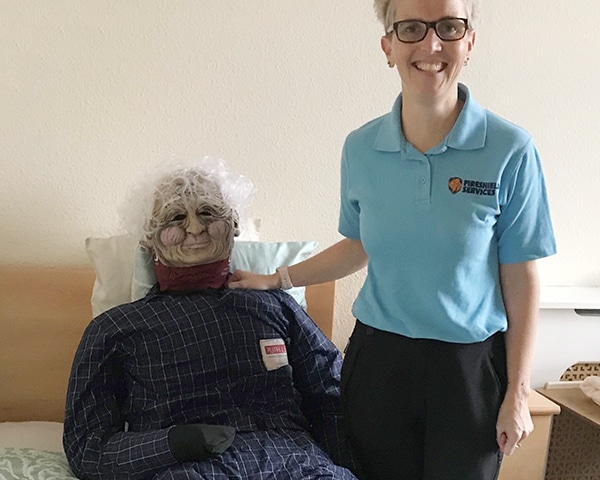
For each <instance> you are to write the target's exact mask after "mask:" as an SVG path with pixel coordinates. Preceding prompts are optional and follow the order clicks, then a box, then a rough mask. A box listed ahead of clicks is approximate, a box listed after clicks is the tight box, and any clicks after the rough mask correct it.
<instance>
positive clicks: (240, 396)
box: [63, 287, 355, 480]
mask: <svg viewBox="0 0 600 480" xmlns="http://www.w3.org/2000/svg"><path fill="white" fill-rule="evenodd" d="M264 339H282V340H283V341H284V342H285V345H286V350H287V356H288V362H289V365H287V366H283V367H280V368H278V369H275V370H271V371H268V370H267V369H266V367H265V363H264V361H263V358H262V352H261V347H260V340H264ZM341 363H342V359H341V356H340V352H339V351H338V350H337V348H336V347H335V346H334V345H333V344H332V343H331V342H330V341H329V340H328V339H327V337H326V336H325V335H324V334H323V333H322V332H321V330H319V328H318V327H317V326H316V325H315V324H314V322H313V321H312V320H311V319H310V318H309V317H308V316H307V315H306V313H305V312H304V310H303V309H302V307H300V306H299V305H298V304H297V303H296V302H295V301H294V300H293V299H292V298H291V297H290V296H289V295H287V294H286V293H285V292H281V291H278V290H277V291H265V292H263V291H256V290H227V289H219V290H200V291H197V292H191V293H189V292H188V293H185V294H183V293H178V292H158V290H157V288H156V287H155V288H154V289H153V290H152V291H151V292H150V293H149V294H148V295H147V296H146V297H145V298H143V299H141V300H139V301H137V302H133V303H130V304H125V305H121V306H118V307H115V308H113V309H111V310H109V311H108V312H105V313H103V314H101V315H99V316H98V317H96V318H95V319H94V320H93V321H92V322H91V323H90V325H89V326H88V327H87V329H86V331H85V333H84V335H83V338H82V340H81V343H80V345H79V348H78V350H77V352H76V355H75V359H74V362H73V367H72V371H71V377H70V380H69V386H68V392H67V404H66V416H65V430H64V438H63V441H64V446H65V452H66V454H67V458H68V460H69V463H70V465H71V468H72V470H73V471H74V473H75V474H76V475H78V476H79V477H80V478H82V479H101V480H104V479H111V480H114V479H117V480H127V479H154V480H159V479H161V480H162V479H244V480H247V479H256V480H260V479H277V480H279V479H282V480H285V479H290V480H298V479H326V478H332V479H354V478H355V477H354V475H352V474H351V473H350V471H349V470H347V469H345V468H342V467H340V466H337V465H336V464H335V463H334V461H333V460H332V459H334V460H335V461H336V462H337V463H347V462H348V461H349V460H348V459H349V458H350V456H349V451H348V449H347V444H346V441H345V438H344V436H343V432H342V429H341V426H340V416H339V410H340V406H339V399H340V370H341ZM190 423H206V424H216V425H231V426H233V427H235V428H236V431H237V435H236V438H235V440H234V443H233V444H232V446H231V447H229V449H228V450H226V451H225V452H224V453H222V454H220V455H218V456H215V457H212V458H210V459H208V460H205V461H202V462H186V463H181V464H180V463H178V462H177V460H176V459H175V458H174V457H173V455H172V453H171V451H170V449H169V445H168V438H167V436H168V431H169V429H170V427H172V426H173V425H182V424H190Z"/></svg>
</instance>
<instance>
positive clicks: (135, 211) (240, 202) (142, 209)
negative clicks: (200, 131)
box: [121, 156, 255, 243]
mask: <svg viewBox="0 0 600 480" xmlns="http://www.w3.org/2000/svg"><path fill="white" fill-rule="evenodd" d="M194 178H198V179H204V180H208V181H209V182H212V184H213V185H214V187H216V188H217V189H218V190H219V191H213V192H210V191H205V192H203V195H205V196H207V197H209V196H214V197H215V198H214V199H213V200H215V199H216V198H217V197H221V198H222V200H223V202H224V203H225V204H226V206H228V207H229V208H231V209H232V210H233V212H234V215H235V216H236V217H237V219H238V221H239V225H240V228H241V229H244V228H249V226H250V225H251V223H250V222H248V219H247V216H246V210H247V208H248V207H249V206H250V202H251V200H252V197H253V195H254V192H255V188H254V185H253V183H252V182H251V181H250V179H248V178H247V177H245V176H243V175H239V174H236V173H232V172H229V171H228V169H227V166H226V165H225V162H224V161H223V160H221V159H218V158H214V157H207V156H205V157H202V158H200V159H198V160H193V161H189V162H166V163H163V164H161V165H160V166H159V167H158V168H157V169H156V171H155V172H153V173H152V174H146V175H144V176H143V178H140V179H139V180H138V182H137V183H136V185H134V186H133V187H132V188H131V190H130V192H129V194H128V196H127V200H126V202H125V204H124V205H123V207H122V209H121V221H122V223H123V227H124V228H125V230H126V231H127V232H128V233H129V234H131V235H134V236H136V237H138V238H139V240H140V241H141V242H142V243H145V241H146V240H147V239H148V238H149V234H150V233H151V232H150V231H149V228H151V227H149V224H150V221H151V219H152V217H153V215H154V213H155V212H154V208H155V203H156V201H157V198H158V195H161V194H162V191H161V190H163V189H162V188H161V186H164V184H165V182H169V181H171V180H175V179H187V180H189V184H188V187H187V188H188V191H190V192H192V193H194V189H197V188H198V182H195V181H194V180H192V179H194ZM204 186H206V187H207V188H208V190H210V186H209V185H208V184H207V183H204ZM163 201H167V202H168V201H169V199H166V198H165V199H163ZM250 233H253V232H250Z"/></svg>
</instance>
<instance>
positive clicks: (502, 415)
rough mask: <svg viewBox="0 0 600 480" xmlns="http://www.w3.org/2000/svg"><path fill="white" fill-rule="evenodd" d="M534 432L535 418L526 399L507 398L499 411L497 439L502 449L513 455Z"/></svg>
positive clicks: (503, 451)
mask: <svg viewBox="0 0 600 480" xmlns="http://www.w3.org/2000/svg"><path fill="white" fill-rule="evenodd" d="M531 432H533V420H532V419H531V415H530V413H529V406H528V404H527V400H526V399H520V400H516V399H510V398H505V399H504V401H503V402H502V406H501V407H500V412H498V421H497V422H496V440H497V442H498V447H499V448H500V451H501V452H502V453H504V454H505V455H511V454H512V453H513V452H514V451H515V449H517V448H519V447H520V443H521V442H522V441H523V440H525V438H527V437H528V436H529V434H530V433H531Z"/></svg>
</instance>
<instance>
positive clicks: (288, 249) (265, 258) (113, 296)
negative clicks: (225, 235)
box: [85, 235, 317, 317]
mask: <svg viewBox="0 0 600 480" xmlns="http://www.w3.org/2000/svg"><path fill="white" fill-rule="evenodd" d="M85 244H86V250H87V252H88V256H89V257H90V260H91V262H92V266H93V267H94V270H95V272H96V282H95V283H94V289H93V291H92V312H93V315H94V317H96V316H98V315H99V314H100V313H102V312H104V311H106V310H108V309H109V308H112V307H114V306H117V305H121V304H123V303H128V302H131V301H135V300H137V299H139V298H142V297H143V296H145V295H146V293H148V290H149V289H150V288H152V286H153V285H154V284H155V283H156V276H155V274H154V265H153V262H152V258H151V256H150V255H149V253H148V251H147V250H146V249H145V248H143V247H140V246H139V245H138V243H137V242H136V241H135V240H134V239H133V238H132V237H130V236H126V235H119V236H113V237H109V238H92V237H90V238H87V239H86V242H85ZM316 248H317V242H255V241H246V240H236V242H235V245H234V248H233V252H232V255H231V270H232V271H233V270H236V269H238V268H239V269H242V270H250V271H253V272H256V273H273V272H274V271H275V269H276V268H277V267H279V266H281V265H293V264H295V263H298V262H301V261H302V260H304V259H305V258H307V257H308V256H310V255H311V254H312V253H313V252H314V251H315V249H316ZM304 292H305V289H304V287H297V288H294V289H292V290H288V293H290V295H292V296H293V297H294V298H295V299H296V301H297V302H298V303H299V304H300V305H302V306H303V307H306V300H305V298H304Z"/></svg>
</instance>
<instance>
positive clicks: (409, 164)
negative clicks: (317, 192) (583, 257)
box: [339, 84, 556, 343]
mask: <svg viewBox="0 0 600 480" xmlns="http://www.w3.org/2000/svg"><path fill="white" fill-rule="evenodd" d="M458 89H459V96H460V98H461V99H462V100H463V101H464V102H465V103H464V106H463V109H462V111H461V113H460V115H459V117H458V119H457V121H456V124H455V125H454V127H453V128H452V130H451V131H450V133H449V134H448V136H447V137H446V138H445V139H444V140H443V141H442V142H441V143H440V144H439V145H437V146H435V147H434V148H432V149H430V150H429V151H427V152H426V153H425V154H423V153H421V152H419V151H418V150H417V149H415V148H414V147H413V146H412V145H411V144H410V143H408V142H407V141H406V139H405V138H404V135H403V133H402V129H401V126H400V107H401V102H402V96H401V95H400V96H399V97H398V99H397V100H396V102H395V104H394V107H393V108H392V111H391V112H390V113H388V114H387V115H384V116H382V117H379V118H377V119H375V120H372V121H371V122H369V123H367V124H366V125H364V126H362V127H361V128H359V129H358V130H355V131H354V132H352V133H351V134H350V135H349V136H348V138H347V139H346V142H345V144H344V149H343V154H342V165H341V209H340V220H339V232H340V233H341V234H342V235H343V236H345V237H347V238H351V239H359V240H361V241H362V244H363V246H364V248H365V251H366V252H367V254H368V256H369V264H368V275H367V278H366V281H365V284H364V285H363V287H362V289H361V291H360V293H359V295H358V297H357V299H356V301H355V303H354V305H353V309H352V312H353V314H354V316H355V317H356V318H358V319H360V320H361V322H363V323H365V324H367V325H371V326H373V327H375V328H378V329H381V330H386V331H389V332H395V333H399V334H402V335H405V336H408V337H412V338H430V339H438V340H443V341H446V342H458V343H472V342H479V341H483V340H485V339H486V338H488V337H489V336H490V335H492V334H494V333H496V332H498V331H505V330H506V328H507V320H506V313H505V310H504V306H503V302H502V295H501V291H500V282H499V263H502V264H509V263H519V262H524V261H528V260H535V259H538V258H542V257H546V256H549V255H552V254H554V253H556V245H555V241H554V233H553V229H552V222H551V219H550V212H549V208H548V200H547V194H546V186H545V182H544V176H543V173H542V167H541V163H540V159H539V155H538V152H537V150H536V148H535V145H534V144H533V141H532V139H531V136H530V135H529V134H528V133H527V132H525V131H524V130H523V129H521V128H520V127H518V126H516V125H513V124H512V123H510V122H508V121H506V120H504V119H502V118H500V117H498V116H497V115H494V114H493V113H491V112H489V111H487V110H484V109H483V108H482V107H480V106H479V105H478V104H477V103H476V102H475V100H473V99H472V98H471V96H470V94H469V90H468V89H467V87H465V86H464V85H462V84H459V87H458Z"/></svg>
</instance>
